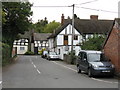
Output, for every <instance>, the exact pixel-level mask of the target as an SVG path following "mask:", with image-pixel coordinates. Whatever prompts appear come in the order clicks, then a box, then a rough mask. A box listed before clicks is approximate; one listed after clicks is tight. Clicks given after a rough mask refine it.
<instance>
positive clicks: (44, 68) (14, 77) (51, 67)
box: [2, 55, 118, 88]
mask: <svg viewBox="0 0 120 90" xmlns="http://www.w3.org/2000/svg"><path fill="white" fill-rule="evenodd" d="M2 87H3V88H118V80H117V79H116V78H110V77H95V78H90V77H88V76H87V75H86V74H84V72H83V73H82V74H78V73H77V70H76V66H75V65H70V64H67V63H65V62H63V61H57V60H56V61H54V60H53V61H48V60H46V59H43V58H41V57H40V56H25V55H20V56H18V58H17V60H16V61H15V62H14V63H13V64H11V65H8V66H6V67H4V68H3V70H2Z"/></svg>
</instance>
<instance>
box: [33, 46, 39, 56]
mask: <svg viewBox="0 0 120 90" xmlns="http://www.w3.org/2000/svg"><path fill="white" fill-rule="evenodd" d="M34 53H35V54H36V55H38V47H34Z"/></svg>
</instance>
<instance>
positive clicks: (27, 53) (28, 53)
mask: <svg viewBox="0 0 120 90" xmlns="http://www.w3.org/2000/svg"><path fill="white" fill-rule="evenodd" d="M25 55H34V52H31V51H27V52H26V53H25Z"/></svg>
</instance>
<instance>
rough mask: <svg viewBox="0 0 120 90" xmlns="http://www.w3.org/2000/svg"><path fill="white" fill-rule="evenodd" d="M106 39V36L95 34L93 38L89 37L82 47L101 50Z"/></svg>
mask: <svg viewBox="0 0 120 90" xmlns="http://www.w3.org/2000/svg"><path fill="white" fill-rule="evenodd" d="M104 40H105V36H98V35H94V36H93V37H92V38H88V40H87V41H85V42H83V45H82V46H81V48H82V49H83V50H101V49H102V44H103V42H104Z"/></svg>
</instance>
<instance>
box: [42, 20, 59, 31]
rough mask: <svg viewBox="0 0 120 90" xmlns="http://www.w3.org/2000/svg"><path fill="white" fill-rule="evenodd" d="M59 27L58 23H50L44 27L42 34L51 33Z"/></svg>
mask: <svg viewBox="0 0 120 90" xmlns="http://www.w3.org/2000/svg"><path fill="white" fill-rule="evenodd" d="M59 26H60V23H59V22H55V21H52V22H50V23H49V24H47V25H46V27H45V29H44V32H45V33H52V32H53V31H54V30H55V29H57V28H58V27H59Z"/></svg>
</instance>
